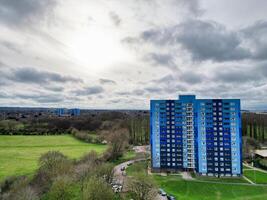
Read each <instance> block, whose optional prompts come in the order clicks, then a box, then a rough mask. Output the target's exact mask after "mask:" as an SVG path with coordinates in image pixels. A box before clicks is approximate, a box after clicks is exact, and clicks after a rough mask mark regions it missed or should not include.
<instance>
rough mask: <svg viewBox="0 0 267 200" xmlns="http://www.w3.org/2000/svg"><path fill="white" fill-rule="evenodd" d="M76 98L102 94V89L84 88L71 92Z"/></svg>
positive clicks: (96, 87)
mask: <svg viewBox="0 0 267 200" xmlns="http://www.w3.org/2000/svg"><path fill="white" fill-rule="evenodd" d="M73 92H74V93H75V94H76V95H78V96H87V95H94V94H100V93H103V92H104V88H103V87H101V86H92V87H86V88H83V89H81V90H75V91H73Z"/></svg>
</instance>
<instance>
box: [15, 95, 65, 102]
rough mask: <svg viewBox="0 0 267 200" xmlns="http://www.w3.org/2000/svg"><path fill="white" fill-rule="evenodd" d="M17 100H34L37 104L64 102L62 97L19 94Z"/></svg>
mask: <svg viewBox="0 0 267 200" xmlns="http://www.w3.org/2000/svg"><path fill="white" fill-rule="evenodd" d="M15 98H20V99H24V100H25V99H27V100H32V101H35V102H37V103H58V102H61V101H63V100H64V98H63V97H62V96H57V95H44V94H17V95H16V96H15Z"/></svg>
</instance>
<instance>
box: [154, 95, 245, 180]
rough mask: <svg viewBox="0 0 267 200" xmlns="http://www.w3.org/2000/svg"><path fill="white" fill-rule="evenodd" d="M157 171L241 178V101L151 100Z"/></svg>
mask: <svg viewBox="0 0 267 200" xmlns="http://www.w3.org/2000/svg"><path fill="white" fill-rule="evenodd" d="M150 106H151V120H150V125H151V129H150V130H151V137H150V138H151V155H152V169H153V170H154V171H164V170H165V171H166V170H167V171H177V170H192V171H195V172H197V173H199V174H201V175H210V176H240V175H241V174H242V155H241V152H242V151H241V150H242V136H241V115H240V100H239V99H196V98H195V96H194V95H182V96H179V99H178V100H151V105H150Z"/></svg>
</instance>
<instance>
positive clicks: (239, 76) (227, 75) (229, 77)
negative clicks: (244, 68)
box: [214, 70, 259, 83]
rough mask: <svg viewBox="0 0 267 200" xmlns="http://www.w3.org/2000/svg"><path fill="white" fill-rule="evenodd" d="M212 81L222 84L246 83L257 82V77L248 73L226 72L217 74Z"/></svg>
mask: <svg viewBox="0 0 267 200" xmlns="http://www.w3.org/2000/svg"><path fill="white" fill-rule="evenodd" d="M214 80H217V81H222V82H224V83H248V82H250V81H258V80H259V76H258V74H256V73H251V72H250V71H249V72H248V73H247V72H241V71H240V70H231V71H230V70H228V71H221V72H218V73H217V74H216V76H215V78H214Z"/></svg>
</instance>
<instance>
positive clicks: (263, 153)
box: [255, 150, 267, 158]
mask: <svg viewBox="0 0 267 200" xmlns="http://www.w3.org/2000/svg"><path fill="white" fill-rule="evenodd" d="M255 154H257V155H259V156H261V157H264V158H267V150H256V151H255Z"/></svg>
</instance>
